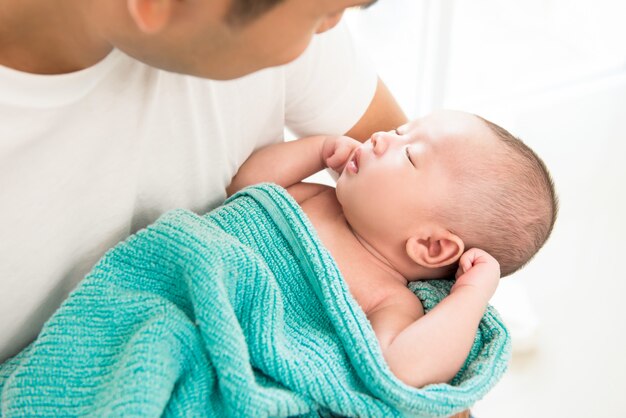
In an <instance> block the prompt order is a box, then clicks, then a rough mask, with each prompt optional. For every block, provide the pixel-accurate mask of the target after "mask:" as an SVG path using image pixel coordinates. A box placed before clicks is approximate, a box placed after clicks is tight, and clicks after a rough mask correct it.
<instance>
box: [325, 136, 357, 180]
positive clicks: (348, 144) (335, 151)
mask: <svg viewBox="0 0 626 418" xmlns="http://www.w3.org/2000/svg"><path fill="white" fill-rule="evenodd" d="M360 145H361V143H360V142H359V141H357V140H356V139H353V138H350V137H348V136H328V137H326V140H325V141H324V147H323V149H322V159H323V161H324V164H326V167H328V168H330V169H332V170H334V171H336V172H337V173H341V172H342V171H343V169H344V167H345V166H346V164H347V163H348V161H349V159H350V156H351V155H352V152H353V151H354V150H355V149H357V148H358V147H359V146H360Z"/></svg>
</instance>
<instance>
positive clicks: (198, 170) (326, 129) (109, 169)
mask: <svg viewBox="0 0 626 418" xmlns="http://www.w3.org/2000/svg"><path fill="white" fill-rule="evenodd" d="M375 89H376V74H375V73H374V70H373V69H372V66H371V65H370V64H369V63H368V62H367V60H366V58H364V57H363V55H361V54H360V53H359V52H358V50H357V48H356V47H355V46H354V44H353V42H352V40H351V38H350V36H349V34H348V32H347V29H346V28H345V26H343V25H340V26H338V27H337V28H336V29H334V30H332V31H329V32H327V33H325V34H323V35H319V36H317V37H315V39H314V41H313V43H312V45H311V46H310V47H309V48H308V49H307V51H306V52H305V53H304V55H303V56H301V57H300V58H299V59H298V60H296V61H294V62H293V63H291V64H289V65H287V66H284V67H278V68H272V69H266V70H262V71H259V72H257V73H254V74H251V75H249V76H246V77H244V78H241V79H238V80H232V81H212V80H206V79H200V78H195V77H190V76H184V75H180V74H173V73H168V72H165V71H161V70H158V69H155V68H152V67H149V66H146V65H145V64H143V63H141V62H138V61H136V60H134V59H132V58H130V57H128V56H126V55H124V54H123V53H122V52H120V51H117V50H114V51H113V52H111V53H110V54H109V55H108V56H107V57H106V58H105V59H104V60H102V61H101V62H100V63H98V64H96V65H95V66H93V67H90V68H87V69H85V70H82V71H78V72H76V73H71V74H64V75H53V76H42V75H33V74H26V73H21V72H18V71H14V70H11V69H9V68H5V67H0V202H1V203H0V362H1V361H2V360H4V359H6V358H7V357H9V356H11V355H13V354H15V353H16V352H17V351H19V350H20V349H21V348H23V347H24V346H25V345H26V344H28V343H29V342H30V341H31V340H32V339H34V338H35V336H36V335H37V333H38V332H39V330H40V329H41V326H42V325H43V323H44V322H45V321H46V319H47V318H49V317H50V315H51V314H52V313H53V312H54V310H55V309H57V308H58V307H59V305H60V304H61V302H62V301H63V300H64V299H65V298H66V297H67V295H68V293H69V292H70V291H71V290H72V289H73V288H74V287H75V286H76V284H77V283H78V282H79V280H80V279H81V278H82V277H84V275H85V274H86V273H87V272H88V271H89V270H90V269H91V267H93V265H94V264H95V262H96V261H97V260H98V259H99V258H100V257H101V256H102V255H103V254H104V252H105V251H106V250H107V249H108V248H110V247H112V246H113V245H115V244H116V243H117V242H119V241H120V240H123V239H124V238H125V237H127V236H128V235H129V234H131V233H133V232H135V231H137V230H138V229H140V228H142V227H144V226H146V225H147V224H149V223H151V222H153V221H154V220H156V219H157V218H158V217H159V215H161V214H162V213H163V212H165V211H167V210H169V209H172V208H178V207H182V208H187V209H190V210H193V211H195V212H198V213H204V212H207V211H208V210H210V209H211V208H213V207H215V206H217V205H219V204H220V203H221V202H222V201H223V199H224V198H225V192H224V189H225V187H226V186H227V185H228V184H229V183H230V179H231V178H232V177H233V175H234V174H235V173H236V171H237V168H238V167H239V165H240V164H241V163H243V162H244V161H245V160H246V158H247V157H248V156H249V155H250V153H252V151H254V150H255V149H257V148H259V147H261V146H263V145H266V144H269V143H272V142H277V141H281V140H283V132H284V131H283V129H284V127H285V125H286V126H287V127H289V128H290V129H291V130H292V131H294V133H295V134H296V135H298V136H305V135H311V134H319V133H329V134H341V133H345V132H346V131H347V130H349V129H350V128H351V127H352V126H353V125H354V124H355V123H356V122H357V121H358V120H359V118H360V117H361V116H362V115H363V113H364V112H365V110H366V109H367V106H368V105H369V103H370V102H371V99H372V97H373V95H374V92H375Z"/></svg>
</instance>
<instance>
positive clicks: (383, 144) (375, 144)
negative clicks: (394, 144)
mask: <svg viewBox="0 0 626 418" xmlns="http://www.w3.org/2000/svg"><path fill="white" fill-rule="evenodd" d="M389 135H390V134H389V133H388V132H376V133H375V134H374V135H372V148H373V150H374V154H375V155H383V154H384V153H385V151H387V148H388V147H389Z"/></svg>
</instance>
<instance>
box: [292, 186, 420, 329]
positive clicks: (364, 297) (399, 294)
mask: <svg viewBox="0 0 626 418" xmlns="http://www.w3.org/2000/svg"><path fill="white" fill-rule="evenodd" d="M298 187H299V188H300V191H303V190H302V189H303V188H308V189H310V190H311V192H312V193H316V192H317V193H316V194H314V195H313V196H312V197H309V198H306V199H305V200H303V201H299V202H298V203H299V204H300V206H301V207H302V210H303V211H304V212H305V213H306V214H307V216H308V217H309V219H310V221H311V223H312V224H313V226H314V228H315V230H316V231H317V234H318V236H319V237H320V239H321V240H322V243H323V244H324V246H325V247H326V248H327V249H328V250H329V251H330V253H331V255H332V256H333V258H334V260H335V262H336V263H337V265H338V267H339V270H340V271H341V274H342V276H343V278H344V280H345V281H346V283H347V284H348V287H349V289H350V293H351V294H352V296H353V297H354V299H355V300H356V301H357V303H358V304H359V306H360V307H361V309H363V312H365V315H367V316H368V319H369V314H370V313H372V312H374V311H376V309H377V308H379V307H381V306H384V305H385V304H387V303H390V302H391V301H393V303H394V304H396V305H397V304H404V305H406V308H407V310H411V311H413V312H415V318H414V319H413V320H415V319H417V318H419V317H420V316H422V315H423V309H422V304H421V302H420V301H419V299H418V298H417V297H416V296H415V295H414V294H413V292H411V291H410V290H409V289H408V288H407V287H406V285H403V284H402V283H400V282H399V281H398V280H397V278H396V277H395V276H393V275H392V274H390V273H389V271H387V270H386V269H385V268H384V267H383V266H381V263H380V262H377V260H376V259H373V258H372V256H371V253H369V252H368V251H367V250H366V249H364V248H363V245H361V243H360V242H359V241H358V240H357V239H356V237H355V236H354V234H353V233H352V230H351V229H350V227H349V226H348V223H347V222H346V220H345V218H344V216H343V211H342V210H341V205H340V204H339V202H338V201H337V197H336V194H335V189H334V188H332V187H328V186H322V185H317V184H307V183H300V185H298ZM290 189H292V188H291V187H290V188H287V191H290ZM320 191H321V192H320ZM304 194H305V195H306V194H307V193H306V191H305V192H304ZM294 197H296V200H298V195H297V194H296V195H295V196H294ZM402 322H404V321H402ZM386 325H387V326H388V327H391V328H394V329H396V328H398V327H400V326H403V325H405V324H404V323H402V324H396V323H394V322H390V323H388V324H386ZM380 331H381V332H382V333H385V330H384V329H382V330H380Z"/></svg>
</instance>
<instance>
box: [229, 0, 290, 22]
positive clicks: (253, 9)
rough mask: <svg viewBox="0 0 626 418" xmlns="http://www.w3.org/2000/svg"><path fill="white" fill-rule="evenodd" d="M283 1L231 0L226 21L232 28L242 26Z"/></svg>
mask: <svg viewBox="0 0 626 418" xmlns="http://www.w3.org/2000/svg"><path fill="white" fill-rule="evenodd" d="M283 1H284V0H232V3H231V5H230V9H229V10H228V12H227V13H226V21H227V22H228V23H229V24H231V25H233V26H243V25H245V24H246V23H249V22H250V21H252V20H254V19H255V18H257V17H259V16H261V15H262V14H263V13H265V12H267V11H269V10H270V9H271V8H273V7H274V6H276V5H277V4H279V3H282V2H283Z"/></svg>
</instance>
